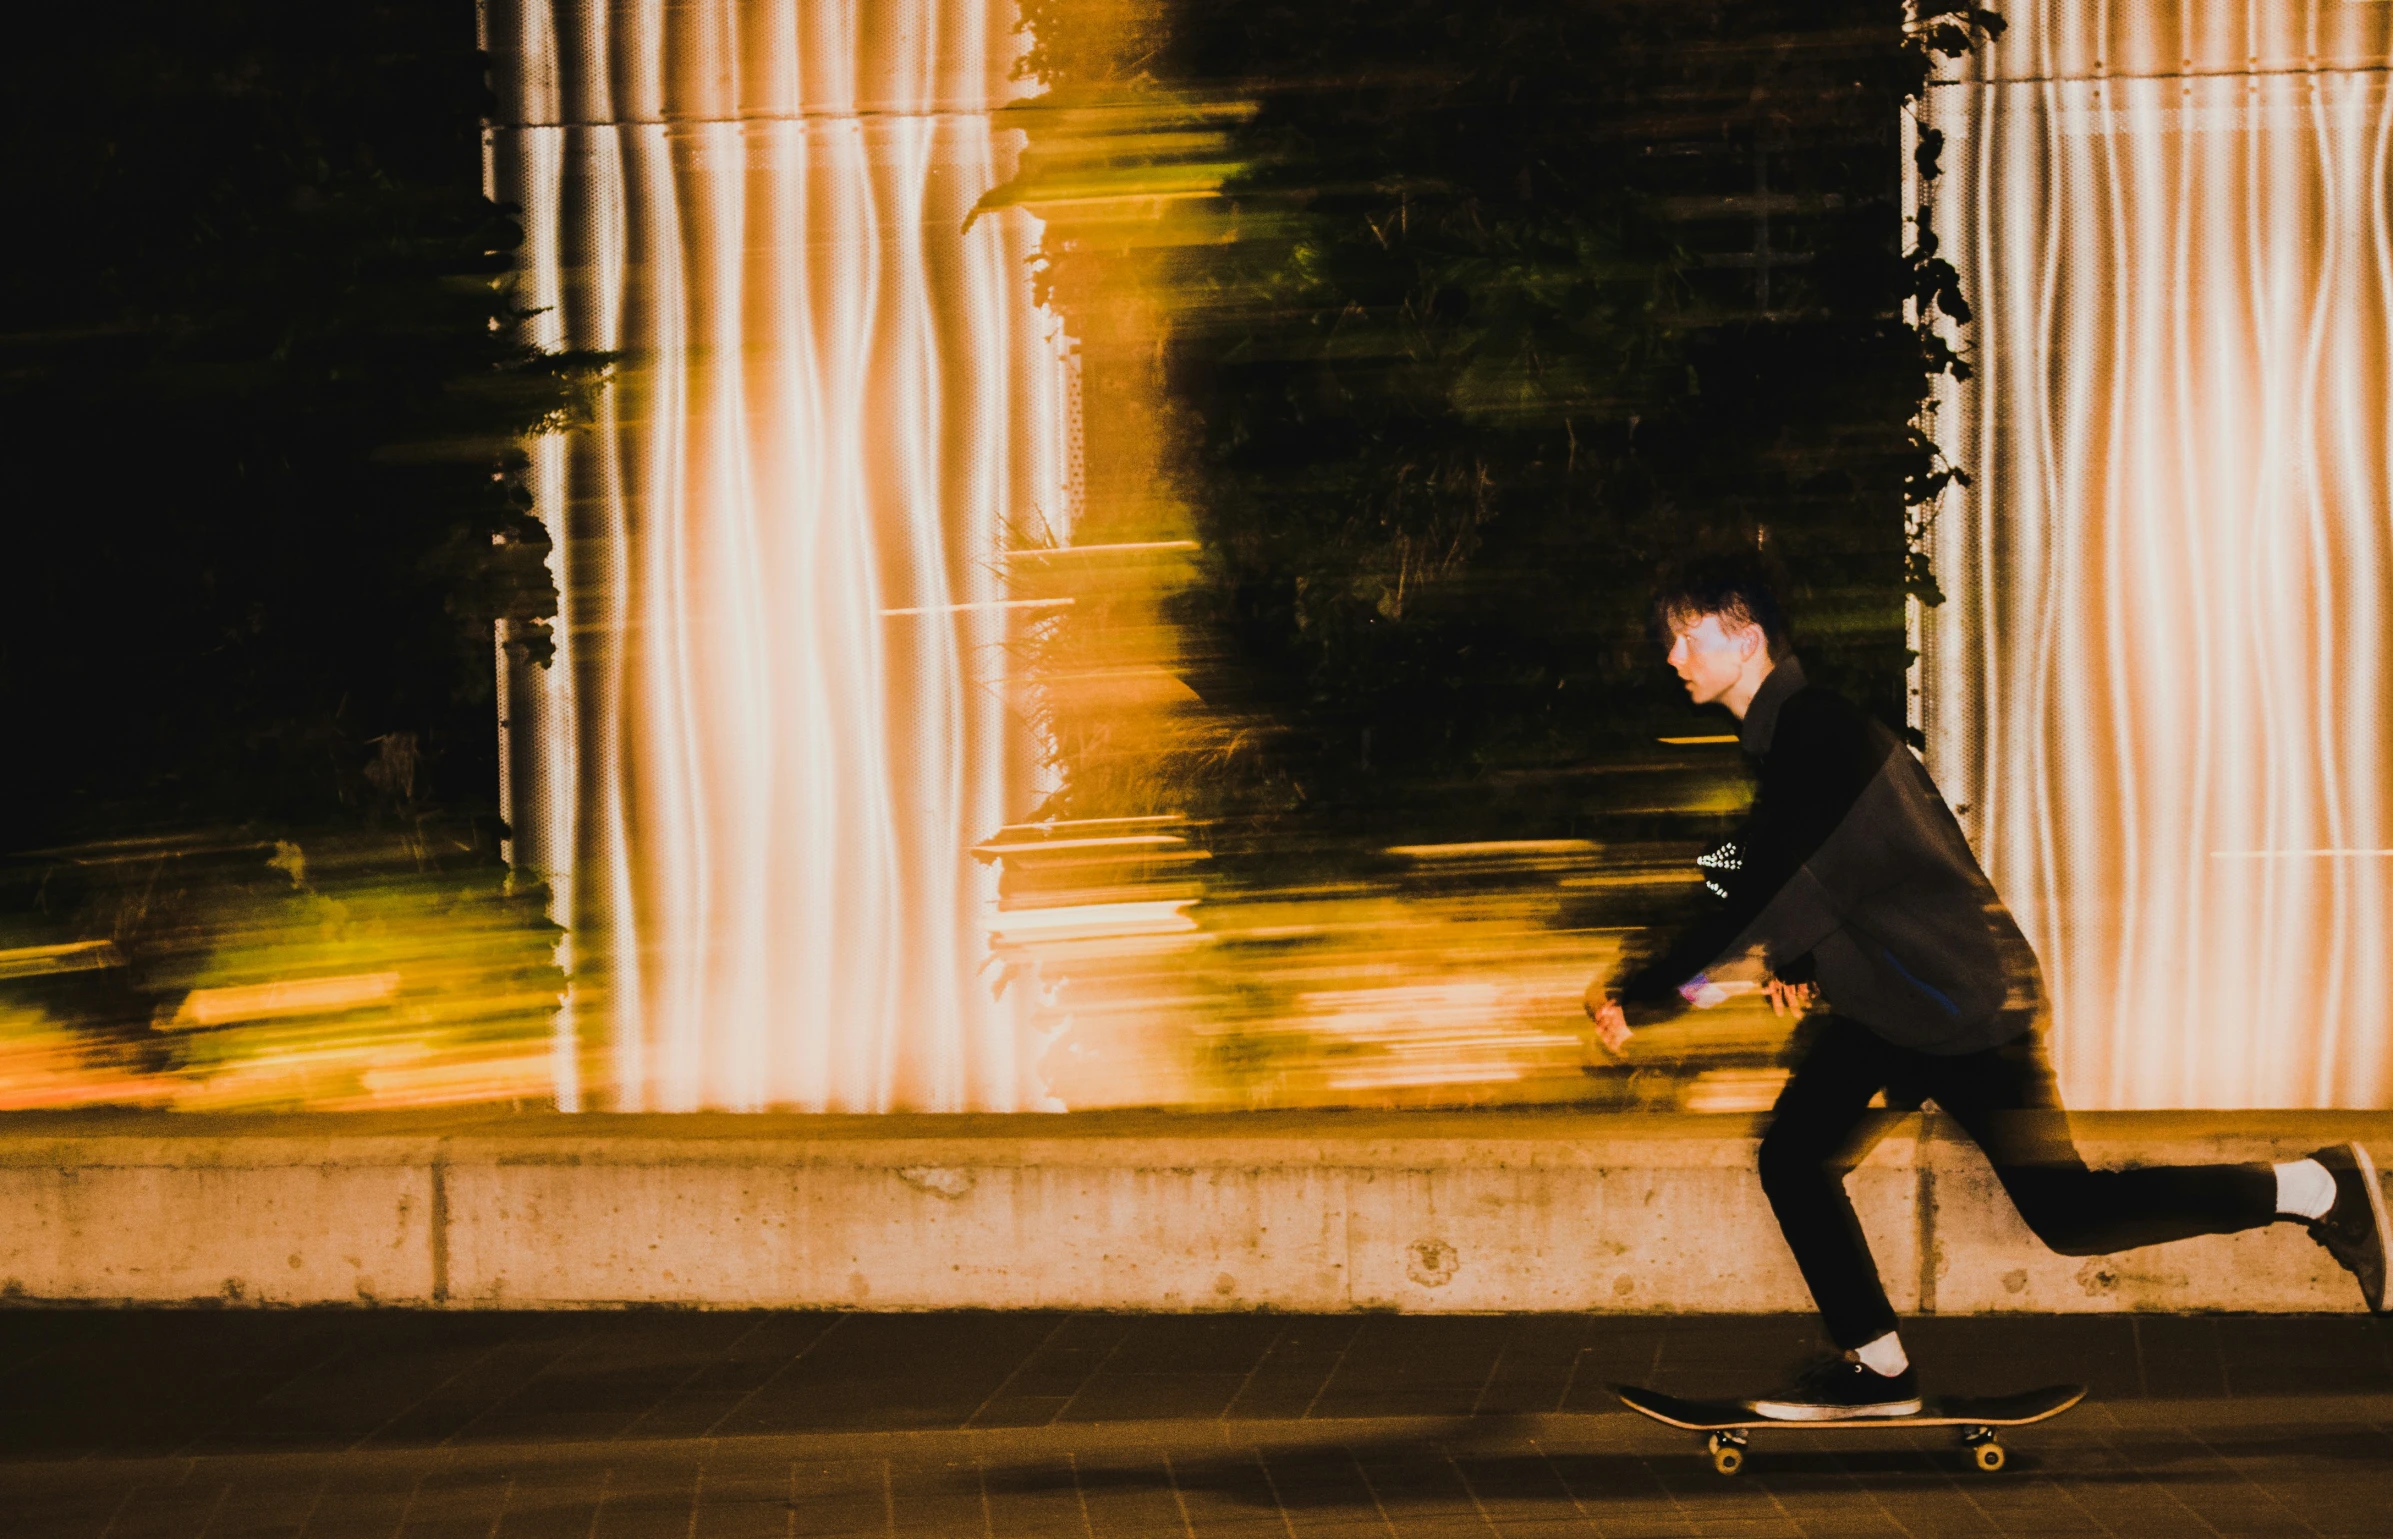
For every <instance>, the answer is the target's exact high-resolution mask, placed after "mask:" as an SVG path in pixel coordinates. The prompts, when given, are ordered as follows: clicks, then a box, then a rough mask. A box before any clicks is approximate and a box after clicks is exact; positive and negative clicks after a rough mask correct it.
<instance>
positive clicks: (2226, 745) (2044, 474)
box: [1918, 0, 2393, 1107]
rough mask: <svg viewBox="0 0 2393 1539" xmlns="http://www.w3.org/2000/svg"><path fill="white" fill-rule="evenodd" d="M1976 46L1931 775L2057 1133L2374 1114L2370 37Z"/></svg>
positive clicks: (2166, 10)
mask: <svg viewBox="0 0 2393 1539" xmlns="http://www.w3.org/2000/svg"><path fill="white" fill-rule="evenodd" d="M1999 9H2000V10H2001V11H2002V13H2003V14H2004V16H2005V17H2006V18H2007V19H2008V20H2009V22H2010V28H2009V32H2008V33H2007V35H2006V36H2005V37H2004V38H2003V39H2002V41H2001V42H2000V43H1999V44H1997V45H1995V46H1993V47H1991V48H1989V49H1987V50H1986V51H1985V52H1984V54H1983V55H1982V56H1981V57H1979V58H1977V59H1975V60H1972V61H1970V62H1969V63H1968V64H1967V65H1966V66H1965V67H1962V68H1959V69H1956V70H1955V71H1954V72H1953V74H1954V78H1952V79H1950V80H1948V81H1944V82H1940V83H1939V84H1938V85H1936V86H1935V87H1934V88H1933V89H1932V90H1931V92H1930V93H1929V103H1928V108H1927V111H1926V115H1925V116H1926V121H1927V123H1928V124H1929V125H1930V126H1933V127H1934V128H1936V129H1938V130H1940V131H1941V132H1942V133H1943V134H1944V135H1945V144H1944V148H1943V155H1942V164H1943V173H1944V174H1943V176H1942V178H1941V179H1940V180H1938V181H1937V182H1935V183H1933V184H1931V189H1932V195H1933V215H1932V218H1933V228H1934V230H1935V232H1936V233H1937V235H1938V236H1939V238H1940V240H1941V241H1942V245H1943V251H1944V254H1945V255H1947V256H1948V257H1950V258H1951V260H1952V261H1953V262H1954V264H1955V265H1956V266H1957V267H1958V268H1959V269H1960V272H1961V277H1962V282H1963V285H1964V287H1965V289H1966V292H1967V294H1968V296H1969V298H1970V300H1971V302H1972V304H1974V305H1975V306H1976V307H1977V311H1978V314H1977V319H1976V323H1975V324H1974V326H1972V327H1970V328H1968V330H1967V331H1966V332H1965V333H1963V334H1962V340H1964V341H1965V342H1966V343H1967V344H1968V346H1969V348H1970V357H1971V361H1972V363H1973V364H1974V366H1975V370H1976V374H1975V377H1974V379H1972V380H1971V381H1970V382H1968V383H1967V384H1966V385H1963V386H1957V387H1951V388H1948V390H1947V392H1946V395H1945V398H1944V399H1943V401H1942V402H1941V403H1940V405H1939V409H1938V430H1939V437H1940V439H1941V440H1942V441H1943V442H1944V444H1945V445H1946V447H1947V449H1948V451H1949V452H1951V454H1952V455H1953V457H1954V458H1955V459H1956V460H1957V461H1958V462H1959V463H1960V464H1961V465H1963V466H1964V467H1965V468H1967V469H1968V470H1970V471H1971V472H1972V473H1973V475H1974V476H1975V478H1976V479H1975V484H1974V485H1973V486H1972V487H1971V488H1969V489H1968V490H1967V492H1966V493H1956V494H1955V495H1954V497H1953V499H1952V500H1951V501H1950V502H1948V504H1947V505H1946V507H1945V509H1944V511H1943V512H1942V514H1941V516H1940V521H1939V523H1938V525H1937V527H1936V530H1935V534H1934V555H1935V561H1936V568H1937V571H1938V574H1939V577H1940V579H1941V582H1942V584H1943V587H1944V590H1945V592H1946V594H1947V595H1948V597H1949V602H1948V603H1947V604H1945V605H1944V606H1943V607H1942V608H1940V609H1937V610H1934V611H1930V612H1928V613H1927V614H1926V615H1925V616H1924V617H1923V628H1922V629H1923V634H1922V641H1923V644H1924V645H1923V650H1924V654H1925V657H1924V661H1923V664H1922V671H1921V675H1920V678H1919V681H1918V682H1919V685H1920V690H1919V699H1920V701H1921V711H1922V725H1923V726H1924V727H1925V729H1926V732H1927V738H1928V745H1929V747H1928V753H1929V759H1930V763H1931V765H1932V766H1933V768H1934V770H1935V773H1936V776H1937V779H1938V781H1939V782H1940V783H1941V785H1942V786H1943V788H1944V790H1945V792H1946V794H1947V795H1948V796H1949V797H1950V798H1951V799H1952V800H1953V801H1954V802H1955V803H1956V804H1957V806H1958V808H1959V809H1960V810H1961V811H1962V815H1963V821H1964V823H1965V825H1966V826H1967V827H1968V828H1969V830H1970V832H1971V835H1972V837H1973V839H1974V840H1975V841H1976V843H1977V845H1978V848H1979V849H1980V851H1981V852H1982V854H1983V855H1984V856H1985V857H1986V860H1987V863H1988V865H1989V868H1990V870H1991V872H1992V874H1993V876H1994V878H1995V880H1996V882H1997V883H1998V884H1999V885H2000V886H2001V888H2002V890H2003V892H2004V893H2005V895H2006V896H2007V897H2008V899H2009V900H2010V902H2011V905H2012V906H2013V908H2014V909H2015V910H2016V911H2017V913H2018V914H2019V916H2020V919H2021V921H2022V923H2023V924H2024V925H2025V926H2026V928H2027V929H2028V932H2029V934H2030V935H2031V937H2032V938H2033V939H2034V941H2035V942H2036V946H2037V949H2038V951H2039V953H2040V954H2041V956H2042V957H2043V959H2044V963H2045V966H2046V969H2047V973H2048V976H2049V980H2050V983H2051V985H2052V987H2053V992H2054V996H2055V1009H2056V1027H2055V1039H2054V1040H2055V1050H2056V1056H2057V1058H2058V1060H2059V1064H2060V1069H2061V1074H2062V1079H2063V1083H2064V1088H2065V1090H2066V1092H2067V1093H2068V1095H2069V1096H2070V1098H2071V1100H2072V1102H2073V1104H2078V1105H2083V1106H2113V1107H2167V1106H2213V1107H2227V1106H2384V1105H2388V1104H2393V1052H2389V1049H2393V1028H2389V1026H2388V1022H2387V1010H2388V1007H2389V1006H2393V943H2389V942H2388V936H2387V928H2388V923H2389V922H2393V710H2388V705H2393V701H2389V700H2388V690H2389V689H2393V597H2389V595H2393V528H2389V527H2388V518H2389V514H2388V508H2389V506H2393V390H2389V389H2388V380H2387V368H2388V359H2389V357H2393V354H2389V351H2388V348H2389V344H2393V207H2389V202H2393V187H2389V186H2388V172H2389V168H2393V97H2389V95H2388V92H2387V77H2386V68H2387V64H2388V37H2389V36H2393V7H2388V6H2386V5H2383V4H2362V3H2354V0H2277V3H2272V4H2268V5H2258V6H2255V5H2248V4H2244V3H2241V0H2236V3H2227V0H2156V3H2151V4H2130V3H2127V0H2107V3H2106V0H2028V3H2022V4H2018V5H2004V6H2001V7H1999Z"/></svg>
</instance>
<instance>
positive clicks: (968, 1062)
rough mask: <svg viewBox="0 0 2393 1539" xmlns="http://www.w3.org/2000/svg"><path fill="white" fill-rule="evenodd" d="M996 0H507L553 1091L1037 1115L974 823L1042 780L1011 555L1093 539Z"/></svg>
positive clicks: (502, 113)
mask: <svg viewBox="0 0 2393 1539" xmlns="http://www.w3.org/2000/svg"><path fill="white" fill-rule="evenodd" d="M1013 19H1014V18H1013V8H1012V6H1011V4H1010V3H1008V0H865V3H853V0H851V3H844V4H843V3H837V0H806V3H803V4H765V3H761V0H644V3H642V0H630V3H627V0H616V3H607V0H553V3H548V0H488V3H487V4H486V5H485V7H484V14H483V26H484V29H485V37H486V42H487V46H488V47H489V49H490V51H491V54H492V57H493V81H494V85H495V87H496V90H497V98H498V101H497V107H496V112H495V116H494V127H493V128H492V130H491V134H490V140H489V145H490V148H489V164H490V169H491V178H492V183H493V188H494V192H495V194H496V195H497V196H498V197H499V198H500V199H501V200H502V201H505V202H509V203H514V204H518V205H520V206H521V207H522V208H523V210H524V215H525V222H526V234H527V241H526V245H525V247H524V253H523V270H524V272H525V274H526V277H527V280H528V294H529V302H530V303H532V304H534V305H536V306H539V307H541V308H542V309H543V311H544V312H545V320H546V325H547V338H546V340H547V341H548V342H549V343H551V344H552V345H557V346H563V347H569V348H587V349H603V350H609V351H613V352H616V353H618V354H619V355H620V356H619V359H618V362H617V365H616V368H615V370H614V373H613V376H612V378H611V380H610V381H609V383H608V384H607V385H606V386H605V388H604V390H603V392H602V393H601V395H600V398H599V403H598V406H599V409H598V412H597V421H596V423H595V425H594V426H592V427H590V428H589V429H586V430H581V431H577V432H575V433H573V434H571V435H569V436H566V437H563V438H555V437H552V438H550V439H546V440H543V441H542V442H541V443H540V445H539V447H538V450H537V453H538V454H539V456H540V458H539V459H538V462H537V464H536V467H535V469H536V494H537V499H538V509H539V512H540V513H541V515H542V517H543V518H545V519H546V520H547V522H548V525H549V527H550V529H551V531H552V533H553V534H554V535H555V536H556V537H557V542H558V543H557V557H556V564H557V568H558V576H559V579H560V580H559V587H560V589H561V590H562V592H563V595H564V600H563V602H564V613H563V615H562V616H561V617H560V623H559V625H558V627H557V629H558V632H559V638H560V644H559V654H558V658H557V661H556V663H555V665H554V666H553V667H550V668H548V669H546V670H540V669H535V668H528V667H519V668H515V669H512V670H509V676H508V679H507V684H508V689H507V691H506V695H505V700H504V703H503V706H502V716H503V718H504V721H505V724H506V732H507V741H508V757H509V764H510V769H509V785H508V795H509V809H510V815H511V822H512V825H513V829H514V834H515V846H514V854H515V858H516V860H517V861H518V862H519V864H521V865H523V866H525V867H528V868H530V869H533V870H536V871H539V872H542V873H544V874H546V875H547V876H548V877H549V878H550V880H551V881H552V882H553V883H554V884H555V888H556V892H557V894H558V899H557V902H558V917H559V918H560V919H561V920H563V921H564V922H565V923H566V924H568V926H569V927H570V928H571V931H572V938H571V940H570V942H569V944H570V946H571V948H572V959H573V962H574V968H573V972H574V980H575V981H574V990H573V996H572V1002H571V1005H570V1007H569V1010H568V1012H567V1016H566V1018H565V1019H564V1021H563V1023H562V1025H561V1026H560V1035H559V1043H558V1052H557V1060H556V1061H557V1076H558V1083H559V1100H560V1104H562V1105H566V1106H569V1107H572V1106H583V1107H587V1106H616V1107H621V1108H624V1109H633V1110H638V1109H654V1110H689V1109H695V1108H701V1107H716V1108H728V1109H753V1108H759V1107H766V1106H779V1107H788V1108H793V1109H803V1110H826V1109H828V1110H847V1111H882V1110H889V1109H893V1108H913V1109H924V1110H967V1109H971V1110H1012V1109H1016V1108H1018V1107H1022V1106H1024V1105H1026V1104H1030V1103H1031V1101H1032V1100H1033V1099H1034V1098H1035V1093H1034V1090H1033V1086H1034V1083H1035V1079H1034V1075H1033V1073H1032V1070H1031V1066H1030V1063H1029V1055H1028V1049H1027V1047H1026V1044H1025V1042H1024V1041H1023V1038H1022V1032H1023V1028H1022V1026H1021V1025H1020V1023H1019V1022H1018V1021H1017V1019H1016V1014H1015V1010H1014V1007H1013V1005H1012V1003H1011V1002H1010V1001H1007V1000H999V999H997V998H995V997H993V992H992V990H991V988H990V987H989V985H988V980H987V978H986V977H985V976H983V975H982V972H981V969H982V966H983V964H984V962H985V961H986V959H987V956H988V929H989V925H988V917H987V916H988V911H989V910H990V908H991V907H992V906H993V904H994V902H995V897H996V889H995V881H994V876H993V874H992V872H991V870H990V868H988V867H987V866H984V865H981V864H979V863H976V862H975V861H974V860H973V859H972V858H971V855H970V853H969V851H970V848H971V846H972V845H973V844H974V843H975V842H977V841H979V840H982V839H986V838H988V837H990V836H991V835H992V834H993V833H994V832H995V831H996V830H997V828H998V827H999V826H1000V825H1001V824H1002V823H1003V822H1004V821H1005V820H1006V819H1007V818H1008V817H1009V816H1014V815H1018V814H1019V813H1020V811H1021V810H1022V809H1023V808H1024V807H1025V806H1027V805H1028V804H1029V802H1030V801H1031V800H1032V799H1033V798H1034V797H1035V795H1036V793H1037V792H1038V790H1039V785H1038V777H1039V771H1038V767H1037V763H1036V758H1035V755H1034V753H1033V751H1032V747H1031V743H1030V740H1029V737H1028V734H1027V733H1025V732H1024V731H1023V730H1021V728H1020V725H1019V720H1018V717H1016V716H1014V715H1012V714H1010V713H1009V711H1008V708H1007V705H1006V703H1005V692H1004V688H1003V686H1004V683H1005V673H1006V669H1007V656H1008V648H1009V645H1010V644H1012V643H1013V642H1014V641H1015V640H1016V639H1017V637H1018V634H1019V627H1020V626H1021V625H1022V624H1024V623H1025V617H1026V615H1028V614H1030V613H1033V612H1035V611H1033V610H1032V609H1031V608H1030V606H1028V605H1026V604H1023V603H1020V602H1018V601H1014V600H1010V599H1009V598H1008V585H1007V581H1006V560H1005V552H1006V551H1007V549H1008V548H1010V547H1014V546H1020V545H1046V544H1053V543H1059V542H1062V541H1064V540H1066V539H1068V538H1069V534H1070V526H1071V518H1072V512H1073V510H1072V507H1071V505H1070V504H1071V500H1072V495H1073V493H1072V484H1071V483H1072V471H1071V460H1072V458H1073V452H1072V445H1071V443H1070V440H1069V436H1068V434H1069V427H1070V423H1071V420H1072V415H1073V412H1072V406H1071V402H1070V394H1071V391H1072V388H1073V386H1072V377H1071V373H1070V365H1069V360H1068V358H1067V357H1066V352H1065V347H1064V344H1063V340H1062V338H1061V336H1060V335H1059V333H1058V331H1057V328H1056V326H1055V323H1054V321H1053V320H1052V318H1051V317H1049V316H1047V315H1045V314H1043V313H1042V312H1040V311H1039V310H1037V309H1036V308H1034V307H1033V305H1032V303H1031V297H1030V272H1029V268H1028V265H1027V262H1028V258H1029V256H1030V253H1031V250H1032V248H1033V246H1034V244H1035V229H1036V226H1035V224H1034V222H1033V221H1032V220H1031V219H1030V218H1029V217H1028V216H1027V215H1024V214H1022V213H1019V212H1008V213H1003V214H997V215H992V216H987V217H983V218H980V219H978V220H976V221H973V222H972V223H971V224H970V226H969V228H967V222H966V220H967V215H968V214H969V213H970V211H971V210H972V208H973V205H974V203H975V201H976V200H977V199H978V198H979V197H980V195H981V194H982V193H983V192H984V191H985V190H986V189H988V188H989V187H990V186H992V185H994V184H995V183H996V182H997V181H999V180H1001V179H1002V178H1003V177H1004V176H1005V175H1006V174H1007V173H1008V171H1009V170H1010V162H1011V157H1012V153H1013V146H1012V142H1011V141H1012V140H1013V138H1014V137H1015V136H1014V135H1012V134H1011V133H1009V132H1005V131H1001V130H999V129H998V128H997V127H995V125H994V124H993V121H992V118H991V111H992V109H993V108H994V107H996V106H998V105H1000V104H1001V103H1002V102H1004V101H1005V100H1007V99H1008V98H1009V97H1010V96H1011V95H1014V94H1018V93H1019V92H1020V91H1022V90H1024V89H1026V88H1025V87H1024V86H1022V85H1021V84H1019V83H1016V82H1013V81H1010V80H1009V78H1008V76H1009V73H1010V71H1011V68H1012V65H1013V62H1014V59H1015V57H1016V54H1017V51H1018V47H1019V39H1018V38H1017V37H1016V35H1015V34H1014V32H1013V30H1012V28H1013Z"/></svg>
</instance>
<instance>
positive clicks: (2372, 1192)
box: [2310, 1143, 2393, 1314]
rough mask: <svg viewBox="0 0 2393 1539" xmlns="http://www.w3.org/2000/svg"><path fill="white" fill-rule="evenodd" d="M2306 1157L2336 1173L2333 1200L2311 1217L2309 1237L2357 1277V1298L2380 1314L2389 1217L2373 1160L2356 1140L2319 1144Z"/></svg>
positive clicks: (2391, 1237) (2392, 1244)
mask: <svg viewBox="0 0 2393 1539" xmlns="http://www.w3.org/2000/svg"><path fill="white" fill-rule="evenodd" d="M2310 1158H2312V1159H2314V1160H2316V1161H2318V1163H2319V1164H2321V1165H2324V1166H2325V1167H2326V1168H2327V1174H2328V1175H2330V1176H2333V1177H2334V1178H2335V1205H2334V1206H2333V1207H2331V1208H2329V1209H2327V1216H2326V1217H2324V1218H2318V1219H2312V1220H2311V1221H2310V1238H2312V1239H2314V1240H2316V1241H2317V1242H2318V1243H2319V1244H2321V1245H2323V1246H2325V1247H2326V1248H2327V1254H2328V1255H2330V1256H2332V1257H2334V1258H2335V1259H2336V1260H2337V1261H2339V1262H2341V1263H2342V1265H2343V1269H2344V1270H2345V1271H2347V1272H2349V1273H2351V1275H2352V1276H2354V1277H2356V1278H2358V1279H2359V1280H2360V1297H2362V1298H2364V1299H2366V1300H2367V1301H2368V1307H2369V1308H2370V1309H2371V1310H2373V1311H2375V1312H2376V1313H2378V1314H2383V1313H2384V1312H2385V1252H2386V1251H2387V1250H2389V1249H2393V1221H2388V1220H2387V1219H2386V1217H2385V1189H2384V1188H2383V1187H2382V1186H2380V1185H2379V1184H2378V1183H2377V1179H2376V1162H2375V1161H2373V1160H2371V1159H2369V1158H2368V1151H2367V1150H2365V1149H2363V1148H2361V1147H2360V1146H2359V1145H2358V1144H2356V1143H2351V1144H2337V1145H2335V1146H2334V1147H2333V1148H2331V1149H2321V1150H2319V1151H2318V1152H2317V1153H2316V1154H2313V1155H2311V1156H2310Z"/></svg>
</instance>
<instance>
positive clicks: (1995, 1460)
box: [1969, 1438, 2009, 1475]
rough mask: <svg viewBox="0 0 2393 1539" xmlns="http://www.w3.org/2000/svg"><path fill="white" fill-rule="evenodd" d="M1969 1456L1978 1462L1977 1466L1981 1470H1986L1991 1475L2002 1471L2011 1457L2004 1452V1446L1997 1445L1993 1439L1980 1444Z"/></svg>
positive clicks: (1972, 1449)
mask: <svg viewBox="0 0 2393 1539" xmlns="http://www.w3.org/2000/svg"><path fill="white" fill-rule="evenodd" d="M1969 1456H1970V1458H1972V1459H1974V1460H1976V1461H1977V1466H1978V1468H1979V1469H1982V1470H1984V1471H1985V1472H1986V1473H1987V1474H1989V1475H1991V1474H1993V1473H1994V1472H1995V1471H1996V1470H1998V1469H2001V1468H2002V1467H2003V1464H2004V1461H2005V1460H2007V1459H2008V1458H2009V1455H2007V1454H2005V1453H2004V1452H2003V1447H2002V1444H2000V1443H1997V1442H1996V1441H1994V1439H1992V1438H1988V1439H1986V1441H1984V1442H1983V1443H1979V1444H1977V1445H1975V1446H1974V1447H1972V1448H1971V1449H1970V1450H1969Z"/></svg>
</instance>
